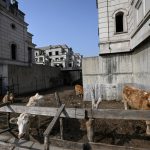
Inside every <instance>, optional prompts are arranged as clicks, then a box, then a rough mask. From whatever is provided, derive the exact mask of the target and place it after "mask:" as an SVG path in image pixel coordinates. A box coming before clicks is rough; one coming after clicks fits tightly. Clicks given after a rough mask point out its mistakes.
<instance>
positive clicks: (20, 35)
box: [0, 0, 35, 93]
mask: <svg viewBox="0 0 150 150" xmlns="http://www.w3.org/2000/svg"><path fill="white" fill-rule="evenodd" d="M24 16H25V14H24V13H23V12H22V11H21V10H19V8H18V2H17V1H15V0H13V1H12V0H0V93H1V91H2V90H3V89H2V87H4V88H5V89H6V87H7V86H8V84H9V79H8V76H9V75H8V72H9V71H8V65H19V66H31V64H32V63H34V57H33V56H34V53H33V49H34V47H35V44H33V42H32V36H33V35H32V34H31V33H29V32H28V31H27V27H28V24H27V23H26V22H25V20H24Z"/></svg>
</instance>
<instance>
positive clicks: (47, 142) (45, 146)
mask: <svg viewBox="0 0 150 150" xmlns="http://www.w3.org/2000/svg"><path fill="white" fill-rule="evenodd" d="M44 150H49V136H45V137H44Z"/></svg>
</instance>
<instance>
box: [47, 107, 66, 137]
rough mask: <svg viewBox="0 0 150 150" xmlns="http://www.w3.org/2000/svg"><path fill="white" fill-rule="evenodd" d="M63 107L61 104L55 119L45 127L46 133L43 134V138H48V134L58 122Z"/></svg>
mask: <svg viewBox="0 0 150 150" xmlns="http://www.w3.org/2000/svg"><path fill="white" fill-rule="evenodd" d="M64 107H65V104H62V105H61V107H60V108H59V109H58V112H57V113H56V115H55V117H54V118H53V120H52V121H51V123H50V124H49V126H48V127H47V129H46V131H45V132H44V136H49V134H50V132H51V131H52V129H53V127H54V125H55V123H56V121H57V120H58V118H59V116H60V114H61V113H62V111H63V109H64Z"/></svg>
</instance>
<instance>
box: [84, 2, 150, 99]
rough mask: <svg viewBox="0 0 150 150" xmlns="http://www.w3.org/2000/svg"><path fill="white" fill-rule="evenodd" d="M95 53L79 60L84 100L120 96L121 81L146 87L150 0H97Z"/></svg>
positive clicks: (148, 86)
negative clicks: (97, 49) (92, 93)
mask: <svg viewBox="0 0 150 150" xmlns="http://www.w3.org/2000/svg"><path fill="white" fill-rule="evenodd" d="M97 8H98V16H99V18H98V22H99V41H100V43H99V48H100V51H99V56H96V57H91V58H84V59H83V66H82V67H83V68H82V70H83V72H82V73H83V86H84V99H85V100H90V99H91V92H90V91H91V89H93V88H94V89H95V96H96V98H97V99H98V98H99V97H102V98H103V99H105V100H113V99H117V100H120V99H122V88H123V86H124V85H125V84H131V85H133V86H136V87H139V88H142V89H145V90H149V89H150V84H149V83H150V61H149V56H150V1H149V0H120V1H119V0H97Z"/></svg>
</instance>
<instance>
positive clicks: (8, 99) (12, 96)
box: [2, 91, 14, 103]
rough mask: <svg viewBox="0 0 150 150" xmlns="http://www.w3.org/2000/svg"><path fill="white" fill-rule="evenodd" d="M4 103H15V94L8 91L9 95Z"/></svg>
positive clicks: (4, 99)
mask: <svg viewBox="0 0 150 150" xmlns="http://www.w3.org/2000/svg"><path fill="white" fill-rule="evenodd" d="M2 101H3V103H7V102H11V103H13V102H14V94H13V93H10V92H9V91H7V93H6V94H5V96H4V97H3V100H2Z"/></svg>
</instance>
